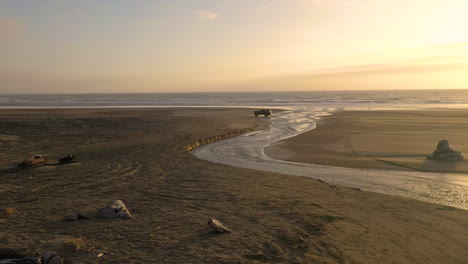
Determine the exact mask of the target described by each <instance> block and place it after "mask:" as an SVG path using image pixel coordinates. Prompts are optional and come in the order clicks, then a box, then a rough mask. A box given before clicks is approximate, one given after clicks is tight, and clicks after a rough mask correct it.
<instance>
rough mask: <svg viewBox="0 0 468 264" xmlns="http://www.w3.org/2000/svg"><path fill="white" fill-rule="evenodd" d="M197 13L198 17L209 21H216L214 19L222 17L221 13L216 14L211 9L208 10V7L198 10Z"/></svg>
mask: <svg viewBox="0 0 468 264" xmlns="http://www.w3.org/2000/svg"><path fill="white" fill-rule="evenodd" d="M195 13H196V14H197V16H198V18H200V19H202V20H208V21H214V20H217V19H220V18H221V15H219V14H216V13H214V12H212V11H210V10H206V9H199V10H197V11H195Z"/></svg>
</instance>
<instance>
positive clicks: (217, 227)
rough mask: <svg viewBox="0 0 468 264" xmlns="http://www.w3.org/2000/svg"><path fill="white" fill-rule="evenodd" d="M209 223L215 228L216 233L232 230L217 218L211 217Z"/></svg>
mask: <svg viewBox="0 0 468 264" xmlns="http://www.w3.org/2000/svg"><path fill="white" fill-rule="evenodd" d="M208 225H209V226H210V227H211V228H212V229H213V231H214V232H216V233H231V232H232V230H231V229H229V227H227V226H226V225H225V224H223V223H221V221H219V220H216V219H209V220H208Z"/></svg>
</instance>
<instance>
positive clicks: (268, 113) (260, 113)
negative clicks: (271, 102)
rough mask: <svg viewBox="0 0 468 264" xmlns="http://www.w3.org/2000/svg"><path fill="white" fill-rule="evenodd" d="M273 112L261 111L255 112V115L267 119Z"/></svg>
mask: <svg viewBox="0 0 468 264" xmlns="http://www.w3.org/2000/svg"><path fill="white" fill-rule="evenodd" d="M272 113H273V112H272V111H271V109H260V110H255V111H254V114H255V116H259V115H263V116H265V117H267V116H270V115H271V114H272Z"/></svg>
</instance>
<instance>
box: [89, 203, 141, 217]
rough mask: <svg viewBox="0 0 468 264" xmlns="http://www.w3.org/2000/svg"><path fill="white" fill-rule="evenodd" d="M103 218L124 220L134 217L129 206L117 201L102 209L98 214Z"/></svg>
mask: <svg viewBox="0 0 468 264" xmlns="http://www.w3.org/2000/svg"><path fill="white" fill-rule="evenodd" d="M98 215H99V216H100V217H102V218H115V217H119V218H123V219H131V218H133V216H132V215H131V214H130V211H129V210H128V208H127V206H125V204H124V203H123V202H122V200H115V201H113V202H112V203H111V204H109V205H108V206H107V207H105V208H102V209H101V210H100V211H99V214H98Z"/></svg>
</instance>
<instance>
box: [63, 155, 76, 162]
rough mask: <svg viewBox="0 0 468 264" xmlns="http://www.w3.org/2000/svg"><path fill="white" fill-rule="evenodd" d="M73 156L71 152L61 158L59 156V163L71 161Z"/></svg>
mask: <svg viewBox="0 0 468 264" xmlns="http://www.w3.org/2000/svg"><path fill="white" fill-rule="evenodd" d="M74 158H75V156H73V155H72V154H68V155H66V156H65V157H63V158H60V159H59V163H60V164H67V163H72V162H73V159H74Z"/></svg>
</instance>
